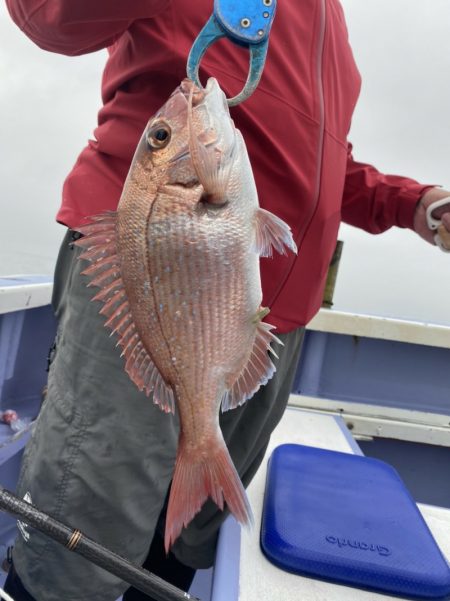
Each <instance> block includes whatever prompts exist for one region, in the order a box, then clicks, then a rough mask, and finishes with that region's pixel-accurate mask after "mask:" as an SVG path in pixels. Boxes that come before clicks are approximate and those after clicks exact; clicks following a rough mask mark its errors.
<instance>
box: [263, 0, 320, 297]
mask: <svg viewBox="0 0 450 601" xmlns="http://www.w3.org/2000/svg"><path fill="white" fill-rule="evenodd" d="M326 1H327V0H319V2H320V23H319V41H318V44H317V55H316V58H317V63H316V69H317V71H316V73H317V95H318V98H319V141H318V148H317V167H316V183H315V188H314V196H313V202H312V212H311V216H310V218H309V219H308V221H307V223H306V226H305V227H304V228H303V231H302V232H301V233H300V234H299V236H298V238H297V240H296V243H297V247H298V252H300V249H301V244H302V242H303V240H304V238H305V234H306V232H307V231H308V229H309V227H310V225H311V222H312V220H313V219H314V216H315V214H316V210H317V206H318V204H319V197H320V182H321V179H322V160H323V142H324V137H325V97H324V96H325V95H324V89H323V79H322V75H323V73H322V71H323V69H322V62H323V52H324V47H325V26H326V16H327V12H326V10H327V9H326ZM294 265H295V259H294V260H293V261H292V265H291V267H290V269H289V270H288V272H287V273H286V276H285V277H284V278H283V280H282V282H281V283H280V285H279V287H278V289H277V290H276V292H275V294H274V295H273V297H272V299H271V300H270V301H269V302H268V303H267V304H268V306H269V307H271V306H272V305H273V304H274V302H275V301H276V300H277V298H278V295H279V294H280V292H281V290H282V289H283V287H284V285H285V283H286V281H287V280H288V278H289V276H290V274H291V271H292V269H293V267H294Z"/></svg>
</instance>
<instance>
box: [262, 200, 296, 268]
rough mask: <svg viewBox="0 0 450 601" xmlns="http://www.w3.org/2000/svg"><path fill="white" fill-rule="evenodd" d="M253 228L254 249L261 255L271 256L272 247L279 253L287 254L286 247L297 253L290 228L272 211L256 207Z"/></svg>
mask: <svg viewBox="0 0 450 601" xmlns="http://www.w3.org/2000/svg"><path fill="white" fill-rule="evenodd" d="M255 228H256V239H255V251H256V252H257V253H258V254H259V255H260V256H261V257H271V256H272V247H273V248H275V250H276V251H277V252H279V253H280V254H281V255H285V254H287V253H286V249H289V250H291V251H292V252H293V253H297V245H296V244H295V242H294V239H293V237H292V232H291V228H290V227H289V226H288V224H287V223H285V222H284V221H283V220H282V219H280V218H279V217H277V216H276V215H274V214H273V213H270V212H269V211H266V210H265V209H257V210H256V214H255Z"/></svg>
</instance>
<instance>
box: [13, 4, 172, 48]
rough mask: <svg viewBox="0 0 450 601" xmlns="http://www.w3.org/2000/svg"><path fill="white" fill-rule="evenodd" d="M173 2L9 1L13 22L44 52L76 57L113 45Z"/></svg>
mask: <svg viewBox="0 0 450 601" xmlns="http://www.w3.org/2000/svg"><path fill="white" fill-rule="evenodd" d="M169 3H170V0H6V4H7V7H8V10H9V13H10V15H11V17H12V19H13V21H14V22H15V23H16V25H18V27H19V28H20V29H21V30H22V31H23V32H24V33H25V35H27V36H28V37H29V38H30V39H31V40H32V41H33V42H34V43H35V44H37V45H38V46H39V47H40V48H43V49H44V50H49V51H50V52H57V53H58V54H66V55H68V56H75V55H79V54H87V53H88V52H94V51H96V50H100V49H102V48H106V47H107V46H110V45H111V44H113V43H114V42H115V41H116V40H117V39H118V38H119V37H120V36H121V35H122V33H123V32H124V31H126V30H127V29H128V27H129V26H130V24H131V23H132V22H133V21H134V20H136V19H148V18H151V17H153V16H155V15H156V14H157V13H159V12H161V11H162V10H164V9H165V8H166V7H167V6H168V5H169Z"/></svg>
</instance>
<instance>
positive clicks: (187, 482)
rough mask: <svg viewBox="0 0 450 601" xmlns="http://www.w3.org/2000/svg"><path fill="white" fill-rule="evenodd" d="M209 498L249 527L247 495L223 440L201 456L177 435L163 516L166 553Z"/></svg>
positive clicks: (251, 516)
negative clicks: (172, 472) (174, 457)
mask: <svg viewBox="0 0 450 601" xmlns="http://www.w3.org/2000/svg"><path fill="white" fill-rule="evenodd" d="M209 497H211V499H212V500H213V501H214V503H215V504H216V505H217V506H218V507H219V508H220V509H223V508H224V504H225V503H226V504H227V506H228V509H229V510H230V511H231V513H232V514H233V515H234V517H235V518H236V519H237V521H238V522H240V523H241V524H243V525H249V526H250V525H252V524H253V514H252V510H251V507H250V503H249V501H248V498H247V494H246V492H245V489H244V487H243V485H242V482H241V480H240V478H239V475H238V473H237V471H236V468H235V467H234V465H233V462H232V461H231V457H230V454H229V453H228V449H227V447H226V446H225V443H224V442H223V439H222V438H221V439H220V440H215V441H213V443H212V444H211V445H210V446H208V451H207V452H201V451H200V450H199V449H198V447H197V448H196V449H188V445H187V444H186V443H185V442H184V441H183V436H182V435H180V441H179V445H178V452H177V460H176V464H175V472H174V476H173V480H172V487H171V490H170V497H169V505H168V508H167V516H166V531H165V537H164V545H165V549H166V552H168V551H169V549H170V547H171V546H172V545H173V543H174V542H175V541H176V539H177V538H178V536H179V535H180V533H181V530H182V529H183V527H184V526H187V525H188V524H189V522H190V521H191V520H192V518H193V517H194V516H195V515H196V514H197V513H198V512H199V511H200V509H201V508H202V506H203V504H204V503H205V501H206V500H207V499H208V498H209Z"/></svg>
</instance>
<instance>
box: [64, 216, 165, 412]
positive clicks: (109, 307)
mask: <svg viewBox="0 0 450 601" xmlns="http://www.w3.org/2000/svg"><path fill="white" fill-rule="evenodd" d="M116 219H117V214H116V213H115V212H113V211H109V212H107V213H104V214H102V215H96V216H95V217H92V218H91V220H92V221H91V223H89V224H87V225H82V226H80V227H78V228H76V230H77V231H78V232H80V233H81V234H83V237H81V238H79V239H78V240H77V241H76V242H75V245H76V246H80V247H82V248H83V249H84V250H83V252H82V253H81V255H80V259H87V260H88V261H90V262H91V265H90V266H89V267H88V268H87V269H85V270H84V271H82V275H87V276H88V277H89V278H90V282H89V284H88V285H89V286H96V287H97V288H100V291H99V292H98V293H97V294H96V295H95V296H94V298H93V299H92V300H95V301H100V302H102V303H103V307H102V309H101V310H100V313H101V314H102V315H105V316H107V317H108V319H107V321H106V323H105V326H106V327H108V328H110V329H111V330H112V332H111V335H113V334H114V335H116V336H117V337H118V342H117V346H121V347H122V356H123V357H124V360H125V371H126V372H127V374H128V375H129V377H130V379H131V380H132V381H133V382H134V384H136V386H137V387H138V389H139V390H141V391H144V392H145V394H146V395H147V396H150V395H151V393H153V402H154V403H155V404H156V405H158V406H159V407H160V408H161V410H162V411H164V412H166V413H174V412H175V399H174V395H173V390H172V388H171V387H170V386H168V385H167V384H166V383H165V382H164V380H163V378H162V376H161V374H160V373H159V371H158V369H157V368H156V366H155V364H154V363H153V361H152V359H151V357H150V355H149V353H148V351H147V349H146V348H145V347H144V344H143V342H142V340H141V337H140V335H139V332H138V330H137V328H136V325H135V323H134V320H133V315H132V312H131V309H130V305H129V303H128V299H127V295H126V291H125V287H124V285H123V280H122V276H121V270H120V259H119V257H118V255H117V245H116Z"/></svg>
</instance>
